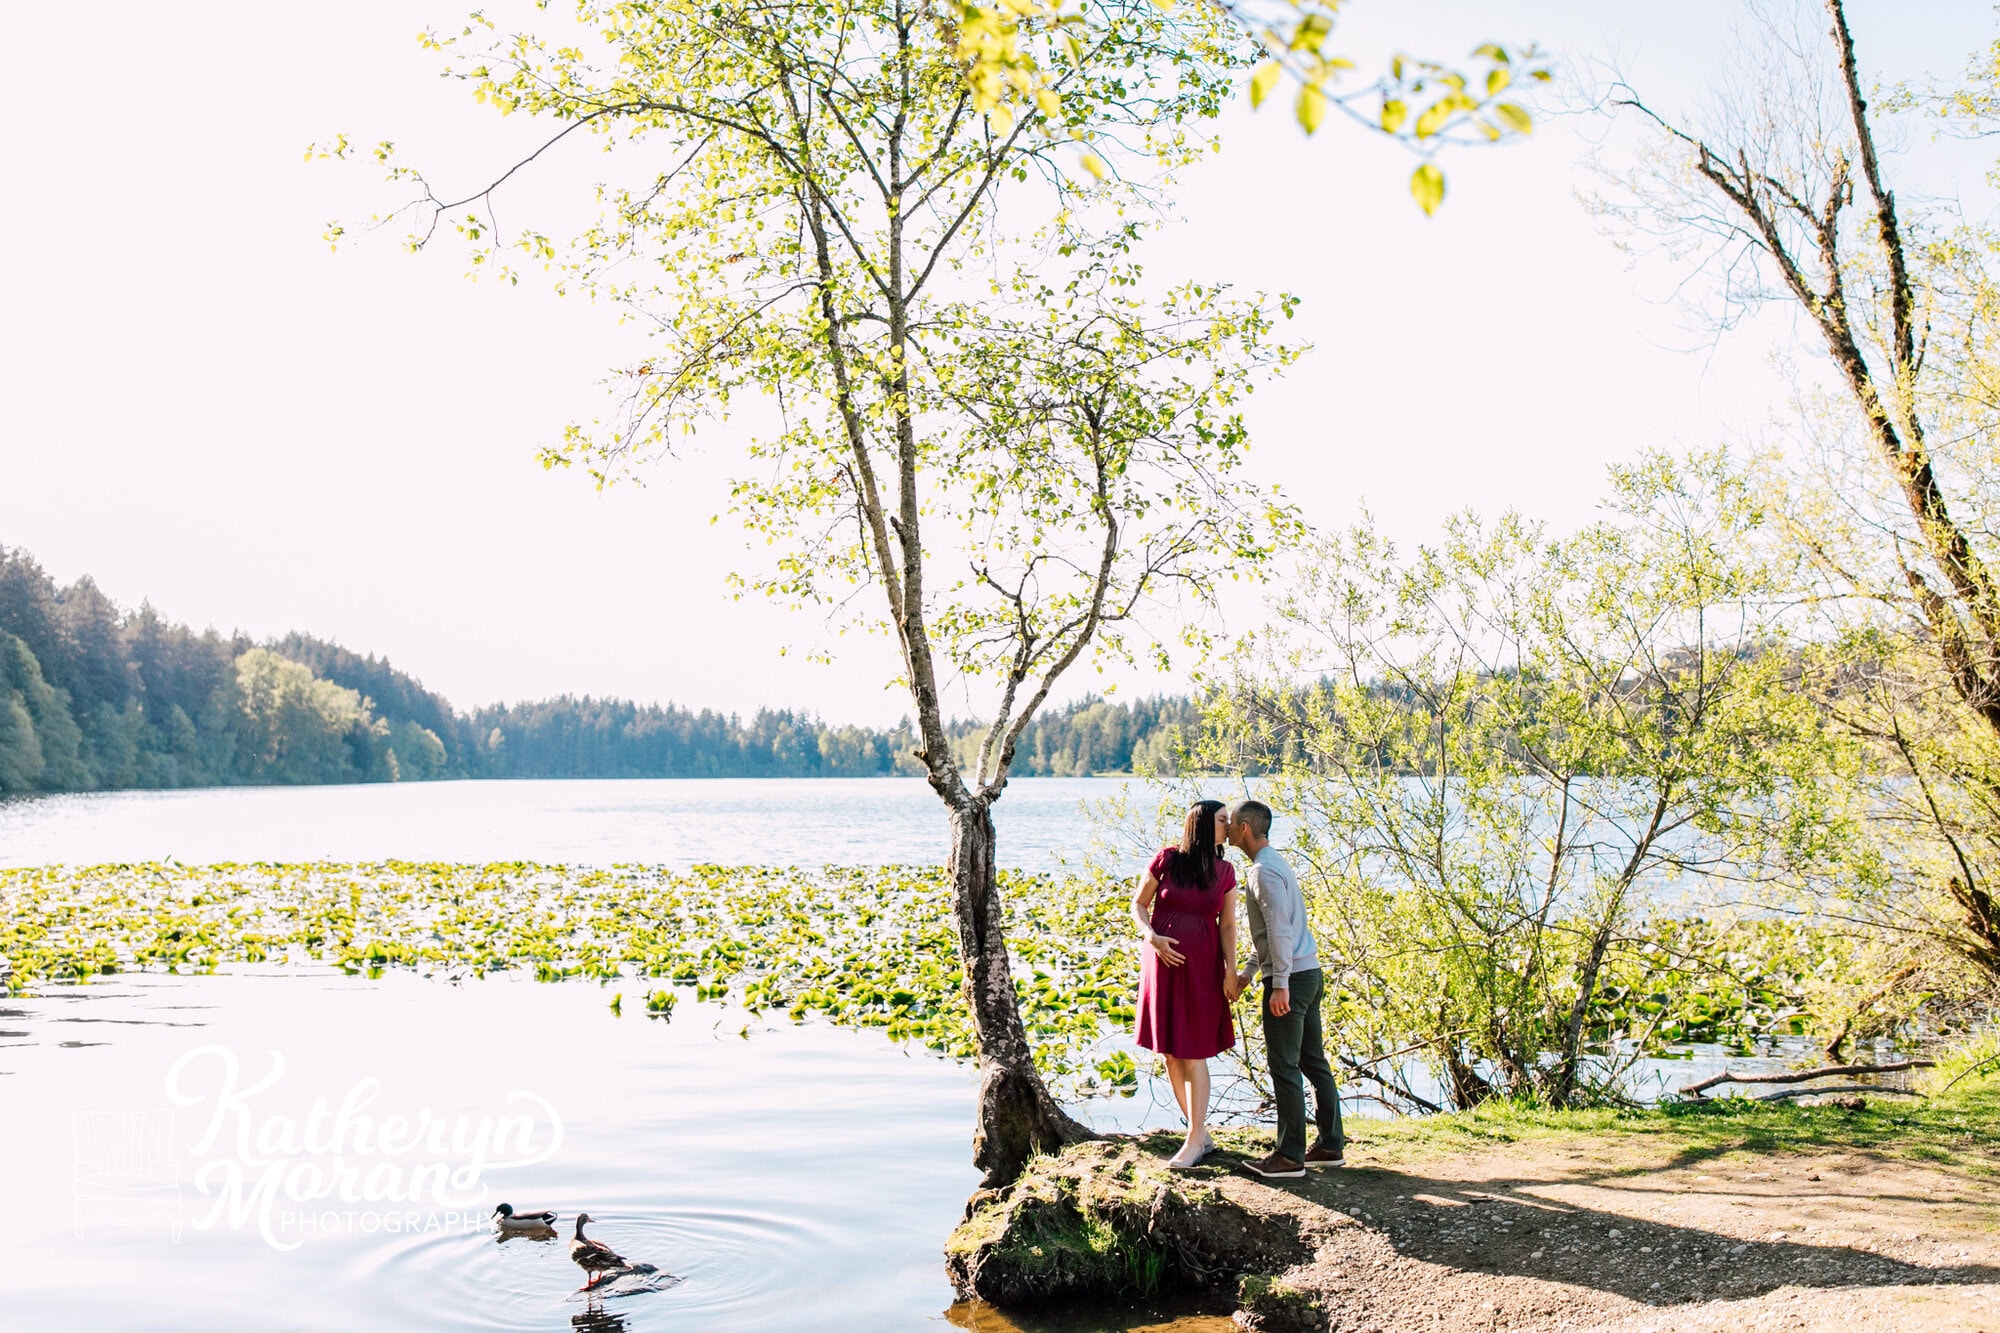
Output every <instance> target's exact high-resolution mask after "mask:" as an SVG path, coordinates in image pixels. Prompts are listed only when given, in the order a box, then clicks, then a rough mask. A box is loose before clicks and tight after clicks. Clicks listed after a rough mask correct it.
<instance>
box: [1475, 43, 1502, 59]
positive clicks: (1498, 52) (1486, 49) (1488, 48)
mask: <svg viewBox="0 0 2000 1333" xmlns="http://www.w3.org/2000/svg"><path fill="white" fill-rule="evenodd" d="M1472 54H1474V55H1476V56H1485V57H1486V58H1487V59H1488V60H1491V61H1492V62H1494V63H1495V64H1497V65H1505V64H1507V63H1508V56H1507V48H1506V47H1504V46H1501V45H1500V44H1499V43H1497V42H1485V43H1482V44H1481V45H1479V46H1475V47H1473V48H1472Z"/></svg>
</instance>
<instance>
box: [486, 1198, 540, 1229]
mask: <svg viewBox="0 0 2000 1333" xmlns="http://www.w3.org/2000/svg"><path fill="white" fill-rule="evenodd" d="M493 1221H494V1223H495V1224H496V1225H498V1226H499V1228H500V1229H501V1230H502V1231H533V1230H535V1229H536V1228H537V1227H552V1226H554V1225H555V1224H556V1215H555V1214H554V1213H552V1212H540V1213H517V1212H515V1211H514V1205H513V1204H511V1203H503V1204H501V1205H500V1206H499V1207H498V1208H495V1209H494V1210H493Z"/></svg>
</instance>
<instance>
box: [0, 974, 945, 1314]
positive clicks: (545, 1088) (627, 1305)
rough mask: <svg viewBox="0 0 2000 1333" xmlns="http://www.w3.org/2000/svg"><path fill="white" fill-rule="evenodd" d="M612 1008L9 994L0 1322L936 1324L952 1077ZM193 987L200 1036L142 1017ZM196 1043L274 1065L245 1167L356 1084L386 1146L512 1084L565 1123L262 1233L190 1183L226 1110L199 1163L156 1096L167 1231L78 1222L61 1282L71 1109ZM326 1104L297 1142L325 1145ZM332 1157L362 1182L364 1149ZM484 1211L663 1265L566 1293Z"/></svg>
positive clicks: (229, 1133) (718, 1018)
mask: <svg viewBox="0 0 2000 1333" xmlns="http://www.w3.org/2000/svg"><path fill="white" fill-rule="evenodd" d="M627 998H628V999H629V998H630V997H629V996H628V997H627ZM608 999H609V995H608V994H607V993H605V992H603V991H600V990H599V988H597V987H595V986H589V985H578V984H562V985H536V984H535V983H534V982H532V981H530V980H527V979H525V978H517V977H495V978H489V979H488V980H486V981H482V982H473V983H467V984H465V985H462V986H451V985H446V984H441V983H436V982H428V981H424V980H422V979H420V978H416V977H411V976H406V975H398V974H394V973H391V974H389V975H387V976H385V977H383V978H382V979H380V980H379V981H374V982H370V981H364V980H361V979H349V978H344V977H338V976H335V975H332V974H331V973H329V972H327V971H324V970H318V969H312V970H308V969H298V968H293V969H276V968H262V969H248V970H244V971H242V972H239V973H237V974H235V975H231V974H229V973H224V974H222V975H218V976H203V977H175V976H163V975H160V974H128V975H125V976H121V977H119V978H118V979H117V981H116V982H115V983H114V984H110V985H103V986H84V987H77V988H74V989H71V990H67V991H52V992H51V993H49V994H47V995H45V996H38V997H31V998H26V999H14V1000H10V1001H9V1002H8V1004H9V1008H10V1009H12V1010H14V1011H16V1012H17V1013H18V1015H19V1016H18V1017H12V1018H10V1019H9V1020H8V1023H9V1028H8V1030H10V1031H20V1032H23V1033H24V1034H26V1035H25V1036H24V1037H23V1038H22V1039H20V1040H19V1042H18V1043H17V1044H7V1045H5V1046H4V1047H0V1076H4V1077H0V1086H4V1087H5V1088H6V1089H7V1095H0V1180H5V1181H6V1182H7V1187H8V1193H9V1197H10V1200H11V1201H12V1206H14V1207H16V1208H19V1209H20V1210H21V1211H22V1214H23V1215H32V1216H34V1217H37V1218H44V1219H50V1224H49V1225H47V1226H36V1227H34V1228H31V1229H28V1230H27V1231H26V1232H24V1233H23V1234H22V1235H20V1236H17V1237H15V1238H13V1239H11V1240H10V1242H9V1252H8V1258H7V1262H5V1263H4V1264H0V1310H5V1311H6V1312H7V1317H6V1319H5V1320H0V1323H4V1324H5V1325H6V1326H8V1327H30V1326H32V1327H43V1326H52V1325H54V1324H55V1323H56V1322H57V1321H59V1320H60V1321H64V1322H86V1323H88V1324H89V1325H90V1326H92V1327H104V1328H121V1329H123V1328H140V1327H148V1328H151V1327H173V1328H229V1329H232V1330H236V1329H245V1330H258V1329H294V1328H300V1327H328V1326H334V1325H340V1324H350V1325H364V1326H376V1327H382V1328H394V1329H398V1330H402V1329H412V1330H417V1329H479V1330H495V1329H518V1330H534V1331H535V1333H548V1331H549V1330H552V1329H557V1328H562V1327H565V1326H568V1327H573V1328H604V1329H612V1328H616V1329H624V1330H628V1333H658V1331H660V1330H666V1329H673V1330H675V1331H676V1333H685V1331H687V1330H752V1329H756V1330H762V1329H772V1328H785V1329H801V1330H814V1329H823V1330H846V1329H851V1328H857V1327H866V1328H881V1329H900V1328H917V1327H920V1326H926V1325H928V1326H933V1327H935V1326H938V1325H939V1324H940V1323H941V1321H940V1319H939V1315H940V1312H941V1311H942V1310H943V1309H944V1308H945V1307H946V1306H947V1305H948V1304H949V1303H950V1301H951V1288H950V1285H949V1283H948V1282H947V1281H946V1280H945V1275H944V1267H943V1262H942V1254H941V1247H942V1243H943V1239H944V1237H945V1236H946V1235H947V1234H948V1233H949V1232H950V1230H951V1228H952V1226H953V1225H954V1224H955V1223H956V1222H957V1220H958V1218H959V1215H960V1212H961V1209H962V1208H963V1206H964V1202H965V1198H966V1196H967V1195H968V1194H969V1193H970V1192H971V1191H972V1189H973V1187H974V1186H975V1185H976V1184H977V1182H978V1173H977V1172H976V1171H975V1170H973V1168H972V1167H971V1164H970V1162H969V1160H968V1158H969V1155H970V1154H969V1152H968V1142H967V1138H968V1128H969V1126H970V1124H971V1121H972V1108H973V1098H974V1086H973V1084H972V1082H971V1080H970V1077H969V1075H968V1074H967V1072H966V1071H965V1070H964V1069H962V1068H961V1067H959V1066H957V1065H953V1064H950V1063H947V1062H945V1061H942V1060H939V1059H935V1058H932V1057H930V1056H928V1055H924V1054H920V1053H916V1052H906V1051H904V1050H902V1049H900V1048H897V1047H894V1046H891V1045H890V1044H889V1043H888V1042H886V1041H884V1040H883V1039H881V1038H880V1037H879V1036H877V1035H874V1034H863V1033H854V1032H847V1031H840V1030H835V1029H831V1028H828V1027H824V1026H819V1025H808V1026H805V1027H795V1026H793V1025H792V1024H791V1023H789V1022H788V1021H783V1020H774V1019H772V1018H770V1017H769V1016H766V1017H765V1018H762V1019H751V1018H750V1017H749V1016H748V1015H746V1014H744V1013H742V1012H741V1011H736V1010H724V1009H721V1008H718V1007H716V1006H713V1005H704V1004H697V1003H695V1002H693V1001H692V1000H685V1001H683V1003H682V1005H681V1006H680V1008H679V1009H678V1010H677V1011H676V1013H675V1015H674V1017H673V1019H672V1020H671V1021H670V1022H646V1021H642V1020H636V1019H634V1018H630V1017H628V1018H624V1019H620V1018H617V1017H614V1016H613V1015H612V1014H611V1013H610V1011H609V1009H608V1007H607V1001H608ZM190 1000H200V1001H205V1002H209V1003H212V1004H213V1005H214V1007H213V1008H212V1009H210V1010H209V1011H208V1012H207V1013H205V1014H204V1015H203V1017H204V1018H205V1019H206V1020H207V1021H208V1025H207V1026H206V1027H204V1028H202V1029H199V1030H196V1031H189V1030H186V1029H176V1028H170V1027H161V1026H156V1025H155V1024H154V1022H153V1021H152V1020H155V1019H157V1018H158V1017H159V1014H160V1011H161V1010H163V1009H166V1008H169V1007H172V1006H174V1005H179V1004H185V1003H187V1002H189V1001H190ZM628 1010H629V1006H628ZM75 1015H81V1016H85V1017H90V1018H97V1019H107V1020H128V1021H119V1022H107V1023H104V1024H102V1025H100V1026H98V1027H95V1028H94V1029H93V1030H92V1035H93V1036H100V1035H101V1036H103V1037H105V1038H106V1039H107V1040H108V1043H109V1044H107V1045H100V1046H95V1047H92V1048H90V1049H79V1048H74V1047H65V1046H63V1045H60V1044H58V1043H59V1039H60V1038H61V1037H62V1036H64V1035H66V1034H65V1029H64V1027H63V1026H62V1025H60V1023H59V1021H58V1020H60V1019H61V1018H63V1017H65V1016H75ZM133 1020H136V1021H133ZM746 1022H748V1023H750V1024H751V1031H750V1036H751V1040H748V1041H745V1040H741V1039H739V1036H738V1034H739V1032H740V1031H741V1030H742V1029H743V1028H744V1026H745V1024H746ZM68 1031H71V1032H73V1031H75V1029H74V1028H70V1029H68ZM206 1045H221V1046H225V1047H227V1048H229V1049H230V1050H232V1051H233V1052H235V1053H236V1055H237V1057H238V1060H239V1062H240V1064H241V1066H242V1073H243V1078H242V1086H244V1087H248V1086H250V1085H251V1084H252V1082H254V1080H256V1079H258V1078H261V1077H262V1075H263V1072H264V1071H266V1070H267V1069H268V1068H270V1067H271V1056H272V1054H273V1053H277V1054H281V1055H282V1056H283V1058H284V1068H283V1073H282V1076H281V1077H280V1078H279V1079H278V1081H277V1082H275V1083H274V1084H273V1085H272V1086H271V1087H270V1088H269V1089H267V1090H266V1091H264V1092H261V1093H258V1094H257V1095H256V1096H254V1097H250V1098H248V1099H247V1100H246V1102H245V1105H246V1106H247V1108H248V1112H247V1119H246V1122H245V1123H246V1125H248V1126H249V1132H250V1133H251V1136H252V1140H253V1142H252V1150H253V1152H254V1151H255V1140H256V1139H257V1137H258V1135H260V1134H265V1133H268V1134H269V1135H271V1139H270V1141H269V1142H270V1147H271V1150H272V1151H279V1152H281V1151H282V1150H283V1149H282V1144H281V1142H280V1140H282V1139H283V1137H284V1134H285V1133H286V1132H287V1131H286V1129H285V1127H284V1126H282V1125H280V1124H279V1123H278V1121H279V1119H280V1118H281V1116H282V1117H288V1118H289V1119H290V1121H291V1123H292V1125H293V1126H294V1127H303V1126H305V1125H306V1124H307V1122H308V1119H309V1116H310V1111H311V1108H312V1107H313V1105H314V1103H315V1101H316V1100H319V1101H323V1102H324V1104H325V1105H326V1107H328V1108H333V1110H334V1111H337V1109H338V1108H339V1107H340V1106H341V1104H342V1101H343V1098H344V1097H345V1096H347V1094H348V1091H349V1090H350V1089H351V1088H353V1087H356V1086H364V1087H365V1088H366V1089H370V1090H372V1091H370V1092H368V1093H367V1095H369V1096H372V1098H373V1100H372V1102H369V1103H367V1104H366V1105H365V1106H364V1107H363V1109H362V1114H364V1115H367V1116H370V1117H372V1118H373V1120H374V1123H375V1125H376V1126H377V1127H379V1128H381V1129H382V1130H383V1132H384V1133H387V1132H388V1123H389V1119H390V1118H391V1117H395V1116H401V1117H404V1118H405V1119H406V1120H407V1121H408V1122H409V1123H410V1124H416V1123H418V1117H419V1116H420V1115H421V1114H423V1113H429V1114H431V1115H433V1116H434V1117H436V1118H438V1119H439V1120H441V1121H446V1122H450V1121H453V1120H455V1118H456V1117H458V1116H460V1115H461V1114H465V1115H469V1116H471V1117H472V1118H473V1121H474V1123H475V1127H476V1121H477V1117H478V1116H479V1115H481V1114H487V1115H495V1116H497V1115H501V1114H505V1113H507V1112H509V1111H510V1109H518V1104H510V1103H509V1101H508V1097H509V1094H510V1093H512V1092H514V1091H516V1090H525V1091H528V1092H532V1093H533V1094H535V1095H536V1096H538V1097H542V1098H545V1099H546V1100H547V1101H548V1103H549V1104H550V1106H551V1107H552V1108H553V1110H554V1111H555V1112H556V1113H557V1114H559V1116H560V1119H561V1124H562V1131H563V1139H562V1144H561V1147H560V1149H559V1150H558V1151H557V1152H555V1154H554V1155H553V1156H551V1157H550V1158H549V1159H548V1160H546V1161H544V1162H542V1163H540V1164H539V1165H531V1166H524V1167H519V1168H511V1169H491V1170H488V1171H487V1172H486V1175H485V1177H484V1183H485V1185H486V1187H487V1188H485V1189H484V1190H483V1192H481V1193H480V1196H479V1197H476V1198H473V1199H471V1200H470V1201H469V1203H468V1205H467V1206H464V1207H461V1208H457V1209H453V1210H450V1211H449V1212H447V1211H446V1210H443V1209H439V1208H436V1207H433V1206H430V1204H429V1202H428V1200H426V1201H425V1204H424V1206H422V1207H418V1206H413V1205H392V1204H390V1203H378V1204H375V1205H369V1204H366V1203H352V1204H350V1203H337V1204H335V1205H334V1206H332V1207H328V1208H326V1209H324V1210H321V1209H319V1208H317V1207H315V1208H299V1207H298V1206H297V1205H293V1204H289V1203H287V1202H286V1201H285V1200H284V1199H283V1198H282V1196H280V1197H277V1198H275V1199H274V1200H273V1204H272V1207H271V1209H270V1217H269V1222H270V1226H271V1230H272V1233H273V1237H274V1241H273V1242H272V1243H267V1241H266V1239H265V1237H264V1236H263V1235H262V1234H260V1209H259V1207H258V1205H257V1204H256V1203H255V1201H254V1200H253V1201H252V1202H251V1203H250V1204H249V1205H248V1206H247V1207H246V1208H245V1209H244V1215H243V1217H242V1218H241V1220H240V1222H234V1223H233V1222H232V1221H231V1220H230V1218H229V1217H228V1216H227V1215H224V1216H221V1217H220V1218H219V1220H218V1219H217V1218H216V1217H214V1216H212V1214H214V1213H215V1211H216V1203H217V1195H216V1194H214V1193H213V1192H212V1191H213V1189H214V1187H215V1186H216V1184H217V1182H216V1179H215V1178H214V1177H213V1175H212V1174H211V1176H210V1177H209V1178H207V1180H206V1185H203V1184H200V1183H198V1182H200V1181H202V1180H203V1177H202V1174H201V1172H202V1168H203V1166H204V1165H205V1164H206V1163H207V1162H209V1161H210V1160H212V1159H215V1158H217V1157H218V1156H223V1155H227V1153H228V1152H233V1149H229V1148H227V1145H228V1144H229V1143H230V1142H232V1141H233V1139H234V1135H235V1127H234V1124H233V1123H231V1122H228V1120H227V1118H226V1122H225V1123H224V1125H223V1127H222V1130H221V1132H220V1135H219V1137H218V1142H217V1143H216V1144H212V1145H208V1146H205V1147H204V1146H202V1145H201V1142H200V1140H201V1138H202V1136H203V1134H204V1133H205V1132H206V1129H207V1127H208V1124H209V1120H210V1115H209V1111H210V1109H212V1108H209V1107H208V1106H207V1105H206V1104H204V1105H193V1106H186V1105H179V1106H174V1107H173V1108H172V1109H173V1112H174V1117H175V1119H174V1129H173V1134H174V1146H173V1150H172V1152H171V1153H170V1154H169V1156H170V1157H172V1158H173V1159H175V1160H174V1161H173V1163H172V1166H173V1167H174V1168H175V1174H174V1176H173V1178H174V1179H175V1180H177V1182H178V1185H179V1188H180V1200H181V1202H180V1218H181V1220H182V1222H183V1224H184V1225H183V1227H182V1234H181V1238H180V1241H179V1243H178V1244H176V1243H175V1242H174V1240H173V1237H172V1234H171V1231H170V1230H169V1229H168V1228H166V1227H152V1228H134V1227H119V1228H112V1227H98V1226H95V1225H93V1227H92V1232H91V1236H90V1238H89V1245H90V1248H91V1252H92V1256H93V1258H92V1268H91V1275H90V1281H89V1283H88V1284H80V1283H78V1282H76V1281H75V1280H74V1277H73V1274H72V1271H71V1270H70V1269H68V1268H66V1267H65V1265H67V1264H68V1263H70V1261H71V1260H72V1259H73V1257H74V1253H75V1251H76V1246H77V1241H76V1238H75V1236H74V1234H73V1228H72V1225H71V1223H72V1220H73V1219H72V1213H73V1193H74V1189H75V1185H74V1179H73V1177H74V1167H75V1161H74V1159H75V1157H76V1153H75V1150H74V1148H73V1144H72V1132H71V1124H70V1118H71V1115H72V1113H73V1112H78V1111H87V1112H119V1113H139V1112H146V1111H148V1110H150V1109H151V1108H155V1107H161V1106H164V1105H166V1103H167V1098H166V1095H165V1086H166V1079H165V1075H166V1071H167V1070H168V1069H169V1068H170V1067H172V1066H173V1064H174V1063H175V1061H176V1060H177V1059H179V1058H180V1057H181V1056H183V1055H185V1054H187V1053H188V1052H189V1051H190V1050H192V1049H194V1048H198V1047H201V1046H206ZM213 1063H214V1062H213V1061H210V1062H209V1064H210V1065H212V1064H213ZM204 1067H207V1066H204ZM14 1094H19V1095H14ZM331 1115H332V1111H330V1112H329V1113H328V1118H325V1119H323V1120H322V1122H321V1125H320V1128H319V1129H317V1130H315V1131H313V1132H315V1133H318V1134H321V1135H324V1134H326V1133H327V1132H328V1130H327V1128H326V1125H327V1123H328V1122H329V1119H330V1117H331ZM346 1151H347V1153H348V1161H349V1164H353V1163H354V1162H357V1161H358V1162H360V1163H361V1165H362V1167H363V1168H364V1169H365V1168H367V1167H369V1166H370V1165H371V1163H372V1162H374V1161H376V1160H379V1159H375V1158H366V1157H356V1156H355V1154H354V1151H353V1147H352V1144H350V1145H349V1147H348V1149H347V1150H346ZM502 1155H503V1154H501V1153H499V1152H497V1151H496V1152H489V1153H488V1160H498V1159H499V1158H500V1157H501V1156H502ZM330 1161H331V1159H330V1158H327V1159H321V1161H320V1165H322V1166H325V1165H327V1164H328V1163H329V1162H330ZM248 1179H249V1181H250V1183H251V1184H253V1185H254V1181H255V1179H256V1177H255V1176H252V1177H249V1178H248ZM500 1199H529V1200H531V1201H532V1202H533V1203H534V1204H535V1206H537V1207H542V1206H548V1207H553V1208H555V1209H557V1210H558V1212H559V1213H560V1214H561V1215H562V1217H563V1218H564V1219H565V1220H568V1219H569V1218H570V1217H572V1216H573V1215H574V1214H575V1213H576V1212H580V1211H588V1212H589V1213H591V1214H592V1215H593V1216H594V1217H596V1218H597V1219H599V1220H598V1222H596V1223H594V1224H593V1225H592V1227H591V1234H593V1235H600V1234H601V1235H602V1237H603V1238H604V1239H605V1240H606V1241H607V1242H608V1243H609V1244H611V1245H612V1246H613V1247H614V1248H615V1249H617V1250H618V1251H619V1253H621V1254H624V1255H626V1256H628V1257H630V1258H631V1259H633V1260H634V1261H638V1262H644V1263H649V1264H654V1265H657V1267H658V1269H659V1271H658V1272H655V1273H636V1272H635V1273H632V1274H629V1275H628V1276H627V1277H625V1278H623V1279H621V1280H620V1281H619V1282H618V1283H616V1284H615V1285H607V1286H603V1287H601V1288H600V1290H598V1291H595V1292H590V1293H584V1292H581V1291H579V1287H580V1285H581V1281H582V1278H581V1276H580V1274H579V1272H578V1269H577V1268H576V1266H575V1265H574V1264H573V1263H571V1262H570V1258H569V1254H568V1252H567V1251H568V1247H567V1245H566V1243H564V1240H563V1237H564V1231H563V1229H562V1228H560V1227H558V1228H553V1229H550V1230H549V1231H548V1232H547V1234H543V1233H539V1232H537V1233H528V1234H512V1235H509V1234H504V1233H501V1232H500V1231H499V1230H498V1229H497V1228H495V1227H494V1226H493V1224H492V1222H491V1220H490V1214H491V1213H492V1211H493V1208H494V1206H495V1204H496V1203H497V1202H498V1200H500ZM510 1240H514V1241H519V1242H521V1243H518V1244H508V1243H507V1242H508V1241H510ZM246 1291H255V1292H257V1293H259V1296H258V1303H246V1302H245V1301H244V1300H243V1299H242V1296H241V1293H243V1292H246Z"/></svg>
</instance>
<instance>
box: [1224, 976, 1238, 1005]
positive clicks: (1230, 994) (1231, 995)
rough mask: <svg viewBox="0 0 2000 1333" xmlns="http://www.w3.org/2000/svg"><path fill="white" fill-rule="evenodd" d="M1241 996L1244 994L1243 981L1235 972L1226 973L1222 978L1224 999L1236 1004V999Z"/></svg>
mask: <svg viewBox="0 0 2000 1333" xmlns="http://www.w3.org/2000/svg"><path fill="white" fill-rule="evenodd" d="M1241 994H1243V979H1242V978H1241V977H1239V976H1237V975H1236V974H1235V973H1234V972H1229V973H1225V974H1224V975H1223V978H1222V998H1223V999H1225V1000H1227V1001H1229V1002H1230V1003H1231V1004H1235V1003H1236V997H1237V996H1239V995H1241Z"/></svg>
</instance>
